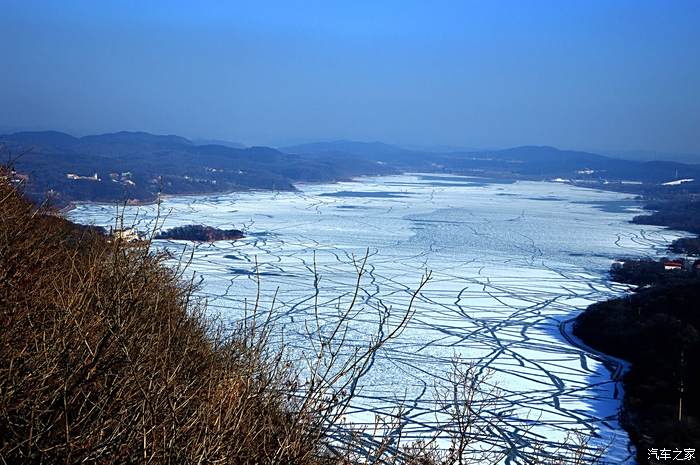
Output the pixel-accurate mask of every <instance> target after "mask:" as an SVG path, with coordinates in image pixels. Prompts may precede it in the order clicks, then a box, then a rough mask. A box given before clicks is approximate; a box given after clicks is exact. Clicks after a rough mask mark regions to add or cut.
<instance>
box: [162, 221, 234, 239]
mask: <svg viewBox="0 0 700 465" xmlns="http://www.w3.org/2000/svg"><path fill="white" fill-rule="evenodd" d="M243 237H244V235H243V231H240V230H238V229H218V228H214V227H211V226H202V225H196V224H192V225H187V226H178V227H176V228H172V229H168V230H165V231H162V232H159V233H158V234H157V235H156V239H174V240H181V241H195V242H214V241H235V240H237V239H242V238H243Z"/></svg>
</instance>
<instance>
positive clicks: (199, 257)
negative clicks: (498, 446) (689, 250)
mask: <svg viewBox="0 0 700 465" xmlns="http://www.w3.org/2000/svg"><path fill="white" fill-rule="evenodd" d="M298 187H299V191H298V192H293V193H292V192H282V193H272V192H249V193H233V194H226V195H211V196H200V197H173V198H167V199H166V200H165V201H164V202H163V205H162V211H163V212H168V213H167V218H166V219H165V225H164V227H165V228H170V227H173V226H178V225H186V224H204V225H209V226H215V227H220V228H241V229H244V230H245V231H246V234H247V237H246V238H245V239H243V240H240V241H236V242H228V241H222V242H215V243H211V244H200V245H198V246H196V250H195V254H194V260H193V262H192V265H191V268H192V269H193V270H194V271H196V272H197V273H198V274H200V275H201V277H202V279H203V288H202V289H203V292H204V293H205V294H206V295H207V296H208V302H209V307H210V308H211V309H212V311H216V312H218V313H220V314H221V315H223V316H224V317H230V318H232V319H235V318H239V317H240V316H241V315H242V311H243V310H242V309H243V306H244V302H245V301H246V300H247V301H248V302H250V301H253V300H254V299H255V295H256V287H257V285H256V278H255V261H256V260H257V263H258V264H259V270H260V274H261V277H262V290H263V292H262V295H263V301H264V304H268V305H269V303H270V298H271V296H272V295H273V294H274V291H275V290H276V289H279V292H278V294H277V304H276V306H277V308H278V311H279V313H278V320H277V322H276V328H277V330H278V331H279V332H280V333H284V338H285V341H286V342H287V343H288V344H289V345H290V346H291V347H292V349H296V350H300V351H301V350H304V348H305V344H306V342H307V341H306V339H305V338H306V336H305V332H304V322H305V321H308V320H309V319H310V318H312V315H313V311H312V309H313V301H314V299H313V296H314V280H313V275H312V269H313V262H314V257H315V261H316V268H317V270H318V273H319V274H320V276H321V281H320V290H321V291H320V299H319V301H320V302H321V307H322V312H326V313H327V314H332V313H333V312H334V311H335V310H334V308H335V305H336V304H337V302H338V300H337V299H338V298H339V297H340V299H341V301H342V302H345V301H347V300H348V299H349V294H350V293H351V292H352V289H353V284H354V280H355V270H354V267H353V266H352V255H353V254H354V255H355V256H360V257H361V256H363V255H364V254H365V250H367V249H369V254H370V257H369V260H368V274H367V276H366V277H365V280H364V283H363V284H364V286H363V290H364V292H363V293H362V296H361V297H362V299H363V304H364V305H365V307H366V308H367V310H366V311H363V312H361V313H360V315H359V316H358V317H357V318H356V319H355V320H354V321H353V331H354V332H355V333H354V336H356V338H357V340H363V339H364V338H365V337H366V335H367V333H368V332H371V329H372V328H373V327H374V325H375V324H376V311H374V310H372V308H375V307H376V304H377V302H378V301H379V300H381V301H382V302H383V303H384V304H386V305H392V306H393V307H394V308H396V309H397V310H399V309H403V308H405V307H406V305H407V303H408V299H409V298H410V296H411V290H412V289H415V287H416V286H417V285H418V283H419V281H420V277H421V275H422V274H423V273H424V271H425V270H432V280H431V281H430V282H429V283H428V285H427V286H426V287H425V289H424V291H423V292H422V293H421V295H420V297H419V299H418V301H417V304H416V305H417V307H416V308H417V312H416V315H415V317H414V318H413V319H412V320H411V322H410V323H409V325H408V327H407V329H406V331H405V332H404V333H403V334H402V335H401V337H400V338H399V339H398V340H395V341H393V342H391V343H390V344H389V345H387V346H386V347H385V348H383V349H382V352H381V354H380V356H379V357H378V358H377V359H376V360H375V362H374V364H373V365H372V366H371V369H370V370H369V372H368V373H367V375H366V376H365V377H364V378H363V380H362V386H361V388H362V389H361V391H360V395H359V396H358V398H357V399H356V401H355V402H354V404H353V405H352V409H351V410H352V411H351V412H350V415H349V418H350V419H351V420H353V421H355V422H362V421H372V420H373V418H374V416H373V414H374V413H384V414H386V413H390V412H391V411H392V409H393V408H394V407H395V406H396V405H397V403H399V402H401V401H404V403H405V404H406V406H407V408H408V411H407V417H408V419H409V422H408V424H407V426H406V433H407V434H408V436H409V437H421V436H425V435H426V434H427V432H428V431H429V430H430V429H431V428H433V427H434V425H435V421H436V420H435V419H436V416H435V402H434V401H433V399H432V392H433V386H434V385H435V383H436V382H438V383H439V382H440V380H441V379H442V378H443V377H444V376H445V374H446V373H447V371H449V369H450V361H451V359H452V358H453V357H454V356H455V355H459V356H460V357H461V358H463V359H465V360H472V361H475V362H476V363H478V364H479V366H480V367H488V368H490V369H491V370H493V371H494V373H495V374H494V377H495V379H496V380H497V382H498V385H499V387H500V389H501V391H502V396H501V398H500V399H499V401H498V404H497V405H496V406H494V407H493V408H492V409H490V411H489V412H488V414H489V415H490V416H492V418H499V421H498V422H494V423H493V430H494V433H495V434H498V435H499V436H501V437H502V438H503V439H504V440H505V441H507V442H510V443H512V444H513V445H515V446H516V447H524V446H526V445H527V443H528V439H529V438H535V439H539V440H545V441H561V440H563V438H564V436H565V433H566V432H567V431H569V430H573V429H577V430H581V431H583V432H584V433H585V434H586V435H591V436H593V437H595V438H597V439H596V441H598V442H599V443H606V444H607V443H609V444H611V447H610V451H609V454H608V455H609V458H610V460H611V461H613V462H615V463H621V462H624V461H627V460H629V461H631V459H630V453H629V451H628V443H629V441H628V438H627V435H626V433H625V432H624V430H622V429H621V428H620V426H619V424H618V421H617V411H618V408H619V405H620V397H621V393H620V392H619V391H618V390H619V386H616V385H615V384H616V383H615V382H614V381H611V377H610V373H609V371H608V370H607V369H606V368H605V367H604V366H603V364H602V363H601V361H600V358H599V357H597V356H596V355H595V354H591V353H589V352H586V351H584V350H582V349H580V348H578V347H576V346H573V345H571V344H570V343H569V342H568V341H567V340H566V339H565V338H564V337H563V336H562V334H561V332H560V324H561V323H562V322H563V321H565V320H568V319H571V318H573V317H575V316H576V315H577V314H578V313H579V311H580V310H582V309H584V308H585V307H586V306H587V305H589V304H590V303H592V302H595V301H600V300H604V299H608V298H610V297H613V296H616V295H619V294H621V293H622V292H624V291H625V290H626V287H625V286H621V285H617V284H613V283H610V282H608V281H607V280H606V273H607V270H608V269H609V267H610V264H611V261H612V259H613V258H616V257H620V256H632V255H651V256H657V255H662V254H663V253H664V249H665V247H666V245H667V244H668V243H669V241H671V240H672V239H674V238H676V237H679V236H678V235H676V234H675V233H674V232H672V231H668V230H663V229H661V228H657V227H653V226H640V225H634V224H631V223H629V220H630V219H631V218H632V217H633V216H634V215H635V214H638V213H639V211H640V210H639V206H638V204H636V203H635V202H633V201H632V200H631V199H630V198H629V197H628V196H625V195H622V194H617V193H611V192H602V191H596V190H592V189H582V188H576V187H572V186H570V185H566V184H558V183H544V182H516V183H506V182H497V181H494V182H490V181H487V180H481V179H478V178H467V177H457V176H434V175H421V174H416V175H401V176H389V177H377V178H362V179H359V180H357V181H355V182H343V183H338V184H324V185H300V186H298ZM115 212H116V210H115V207H112V206H105V205H96V204H81V205H79V206H78V207H77V208H76V209H74V210H73V211H72V212H70V217H71V219H73V220H74V221H78V222H82V223H92V224H97V225H105V226H109V225H113V224H114V215H115ZM154 214H155V207H154V206H141V207H128V208H127V218H131V217H133V216H134V215H136V217H137V219H136V222H137V226H138V227H140V228H142V229H145V228H146V227H147V226H148V225H149V224H150V223H151V222H152V220H153V217H154ZM157 242H158V244H157V245H158V246H162V247H170V248H176V249H177V248H182V247H185V246H188V247H192V244H190V243H183V242H179V243H177V242H173V241H157ZM500 420H503V421H500ZM525 424H527V425H528V428H526V430H523V429H521V428H520V427H521V426H523V425H525Z"/></svg>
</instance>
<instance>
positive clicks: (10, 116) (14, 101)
mask: <svg viewBox="0 0 700 465" xmlns="http://www.w3.org/2000/svg"><path fill="white" fill-rule="evenodd" d="M0 12H1V13H2V14H0V54H1V56H2V59H3V65H2V68H3V71H2V73H0V109H1V110H0V127H1V128H3V129H5V130H8V129H14V128H17V129H29V128H33V129H49V128H50V129H59V130H65V131H68V132H71V133H74V134H78V135H80V134H87V133H98V132H108V131H116V130H122V129H126V130H145V131H150V132H156V133H176V134H180V135H184V136H188V137H200V138H219V139H228V140H234V141H241V142H244V143H248V144H269V145H283V144H288V143H294V142H300V141H309V140H321V139H322V140H328V139H336V138H345V139H357V140H381V141H385V142H389V143H396V144H404V145H451V146H465V147H505V146H513V145H521V144H546V145H556V146H559V147H563V148H575V149H610V150H613V149H614V150H631V149H643V150H659V151H678V152H695V153H700V27H699V26H698V25H699V24H700V2H698V1H696V0H693V1H641V0H637V1H553V0H552V1H496V0H493V1H482V2H470V1H430V2H428V1H424V2H414V1H408V0H407V1H358V0H355V1H347V2H333V1H303V2H301V1H300V2H295V1H285V2H277V1H267V2H263V1H254V2H236V1H229V2H224V1H218V2H213V1H211V2H207V1H202V2H179V1H169V2H157V1H150V2H109V1H100V2H94V1H90V2H87V1H85V2H83V1H74V2H52V1H43V2H36V1H14V0H10V1H7V0H5V1H3V2H2V4H1V5H0Z"/></svg>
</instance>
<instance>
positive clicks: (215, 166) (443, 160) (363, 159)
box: [0, 131, 700, 205]
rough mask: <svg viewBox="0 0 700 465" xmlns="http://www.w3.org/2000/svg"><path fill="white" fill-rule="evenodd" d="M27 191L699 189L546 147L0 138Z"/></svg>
mask: <svg viewBox="0 0 700 465" xmlns="http://www.w3.org/2000/svg"><path fill="white" fill-rule="evenodd" d="M0 144H3V145H4V147H5V152H7V154H6V156H7V157H8V159H13V157H15V158H16V160H14V168H15V170H16V172H17V176H18V178H19V179H23V180H24V182H25V187H24V188H25V191H26V192H27V194H29V195H30V196H31V197H32V198H34V199H35V200H37V201H40V200H42V199H43V198H45V197H46V195H47V193H48V195H49V196H50V197H51V198H52V200H53V202H55V203H56V204H58V205H66V204H68V203H70V202H73V201H83V200H89V201H104V202H112V201H122V200H137V201H149V200H153V199H154V198H155V197H156V195H157V193H158V192H163V193H165V194H197V193H214V192H225V191H236V190H250V189H277V190H293V189H294V188H295V187H294V184H295V183H299V182H331V181H338V180H344V179H350V178H352V177H355V176H359V175H384V174H393V173H400V172H418V171H420V172H437V173H451V174H463V175H478V176H489V177H499V178H510V179H534V180H552V179H558V180H560V181H563V180H566V181H568V182H573V183H577V184H582V185H593V186H595V185H601V186H604V185H605V186H608V187H610V186H611V185H616V184H617V185H621V186H622V185H632V184H631V183H642V184H643V185H645V186H660V185H662V184H664V183H668V182H672V181H677V180H681V179H692V180H693V181H684V182H678V183H676V184H677V185H676V186H668V187H669V188H683V189H697V188H698V185H699V183H698V181H697V180H700V165H689V164H684V163H677V162H669V161H650V162H640V161H635V160H623V159H618V158H612V157H608V156H604V155H598V154H594V153H588V152H577V151H569V150H559V149H556V148H554V147H536V146H523V147H515V148H511V149H505V150H494V151H453V152H442V151H436V152H431V151H425V150H408V149H404V148H401V147H396V146H393V145H388V144H384V143H381V142H354V141H336V142H318V143H311V144H303V145H296V146H291V147H283V148H281V149H274V148H270V147H247V148H245V147H242V146H238V144H235V143H231V142H226V141H191V140H188V139H186V138H184V137H179V136H175V135H154V134H149V133H145V132H117V133H111V134H101V135H94V136H85V137H80V138H77V137H73V136H71V135H69V134H65V133H62V132H56V131H37V132H18V133H13V134H6V135H2V136H0Z"/></svg>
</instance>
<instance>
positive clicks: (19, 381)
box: [0, 175, 320, 463]
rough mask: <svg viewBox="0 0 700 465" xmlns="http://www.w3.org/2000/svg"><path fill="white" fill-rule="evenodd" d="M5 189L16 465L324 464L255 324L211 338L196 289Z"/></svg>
mask: <svg viewBox="0 0 700 465" xmlns="http://www.w3.org/2000/svg"><path fill="white" fill-rule="evenodd" d="M45 213H46V212H43V211H40V210H36V209H35V208H34V207H33V206H32V205H31V204H30V203H29V202H27V201H26V200H25V199H23V198H22V196H21V194H20V193H18V192H17V191H16V190H15V189H14V188H13V186H12V185H11V183H10V182H9V178H8V177H7V176H6V175H3V178H2V181H0V458H1V459H2V461H4V462H5V463H19V462H22V463H29V462H32V463H79V462H99V463H134V462H140V463H150V462H152V463H166V462H171V463H315V462H316V461H317V460H316V459H315V458H314V457H317V456H320V454H319V450H318V449H319V445H318V442H314V441H309V438H310V433H311V432H312V428H313V427H314V426H315V424H314V422H313V421H308V424H305V421H306V418H302V417H300V416H299V415H295V414H294V413H292V412H294V411H295V409H294V408H293V407H294V405H291V404H290V402H291V403H293V402H292V401H290V397H289V396H288V395H287V394H286V393H285V390H284V389H283V388H284V387H285V385H286V383H288V382H289V381H290V376H291V375H292V374H291V372H290V371H289V370H288V369H287V368H285V367H286V366H287V365H285V364H284V363H281V359H280V358H279V354H275V353H273V354H270V353H269V352H268V350H267V348H266V347H264V346H263V345H262V344H260V341H262V339H261V337H264V336H263V335H260V334H254V332H251V329H250V328H243V327H240V328H238V330H235V331H233V332H229V333H227V334H226V335H225V337H224V335H223V333H218V336H220V337H213V336H212V334H214V333H213V331H215V330H216V329H217V328H216V327H215V326H213V324H212V322H211V321H207V319H206V318H205V317H204V315H203V313H202V310H203V309H202V308H201V306H200V305H199V304H198V302H197V301H195V300H193V298H192V291H193V289H192V285H191V283H188V282H187V281H185V280H183V279H182V278H183V277H182V276H181V275H180V274H178V272H177V271H173V270H171V269H170V268H167V267H165V266H163V265H162V261H163V259H164V257H163V256H162V255H158V254H154V253H151V252H150V251H149V249H148V247H147V246H143V247H125V246H124V245H123V244H121V243H119V242H112V243H109V242H108V241H107V240H106V238H105V237H103V236H101V235H99V234H97V233H94V232H91V231H85V230H82V229H80V228H78V227H76V226H75V225H72V224H71V223H69V222H67V221H65V220H63V219H61V218H59V217H57V216H54V215H47V214H45Z"/></svg>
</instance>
